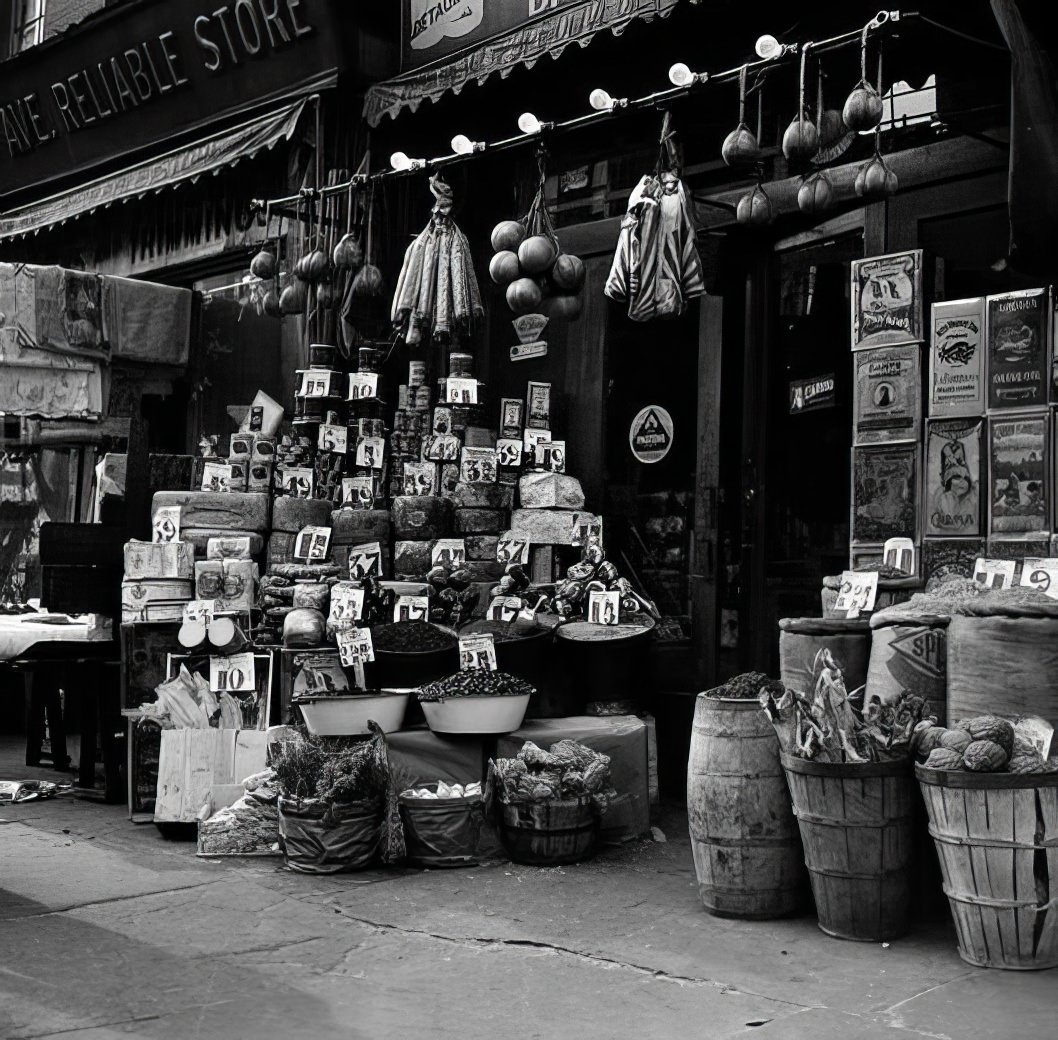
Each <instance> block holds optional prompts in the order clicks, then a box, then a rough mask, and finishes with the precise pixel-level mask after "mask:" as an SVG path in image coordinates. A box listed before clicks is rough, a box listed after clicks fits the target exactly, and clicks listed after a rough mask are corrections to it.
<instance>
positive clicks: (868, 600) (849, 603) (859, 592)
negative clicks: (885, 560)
mask: <svg viewBox="0 0 1058 1040" xmlns="http://www.w3.org/2000/svg"><path fill="white" fill-rule="evenodd" d="M877 597H878V572H877V571H842V572H841V588H840V589H839V590H838V598H837V601H836V602H835V604H834V609H835V610H836V611H838V612H839V613H843V614H844V615H845V616H846V617H848V618H857V617H859V616H860V614H863V613H867V612H868V611H871V610H874V601H875V599H876V598H877Z"/></svg>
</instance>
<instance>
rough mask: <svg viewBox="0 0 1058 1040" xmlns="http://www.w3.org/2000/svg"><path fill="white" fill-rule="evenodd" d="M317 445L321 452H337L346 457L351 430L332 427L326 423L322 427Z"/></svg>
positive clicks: (342, 427)
mask: <svg viewBox="0 0 1058 1040" xmlns="http://www.w3.org/2000/svg"><path fill="white" fill-rule="evenodd" d="M317 443H318V444H319V448H320V451H336V452H338V453H339V454H340V455H344V454H345V453H346V450H347V448H348V444H349V430H348V428H347V427H345V426H331V425H330V424H329V423H324V424H323V425H322V426H320V436H319V440H318V442H317Z"/></svg>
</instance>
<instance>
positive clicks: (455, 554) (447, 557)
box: [430, 538, 467, 567]
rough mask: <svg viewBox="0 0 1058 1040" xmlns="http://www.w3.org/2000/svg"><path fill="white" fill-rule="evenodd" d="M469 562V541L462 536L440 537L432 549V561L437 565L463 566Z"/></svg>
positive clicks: (433, 564)
mask: <svg viewBox="0 0 1058 1040" xmlns="http://www.w3.org/2000/svg"><path fill="white" fill-rule="evenodd" d="M466 562H467V543H466V542H465V541H464V540H463V539H462V538H438V539H437V541H436V542H434V543H433V548H431V549H430V563H431V565H432V566H434V567H436V566H437V565H438V564H441V565H443V566H446V567H462V566H463V564H464V563H466Z"/></svg>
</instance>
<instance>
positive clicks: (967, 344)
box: [927, 296, 985, 415]
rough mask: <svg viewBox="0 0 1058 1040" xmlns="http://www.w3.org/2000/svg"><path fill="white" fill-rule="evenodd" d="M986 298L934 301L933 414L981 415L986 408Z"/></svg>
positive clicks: (930, 407) (931, 352)
mask: <svg viewBox="0 0 1058 1040" xmlns="http://www.w3.org/2000/svg"><path fill="white" fill-rule="evenodd" d="M984 321H985V301H984V297H983V296H978V297H975V298H974V299H972V300H949V301H948V302H946V303H935V304H933V311H932V320H931V322H930V343H929V394H928V404H927V410H928V412H929V414H930V415H981V414H982V413H983V412H984V410H985V336H984Z"/></svg>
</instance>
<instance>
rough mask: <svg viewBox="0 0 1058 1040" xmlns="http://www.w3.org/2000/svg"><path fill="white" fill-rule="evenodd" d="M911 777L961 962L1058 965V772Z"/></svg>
mask: <svg viewBox="0 0 1058 1040" xmlns="http://www.w3.org/2000/svg"><path fill="white" fill-rule="evenodd" d="M915 775H916V776H917V777H918V781H919V786H920V787H921V789H922V797H923V798H924V800H925V802H926V811H927V812H928V813H929V832H930V834H931V835H933V840H934V842H935V843H936V846H937V854H938V856H939V857H940V865H941V873H942V874H943V877H944V893H945V895H946V896H947V897H948V903H949V905H950V906H951V913H952V917H953V918H954V919H955V933H956V935H957V936H958V940H959V956H960V957H962V959H963V960H964V961H966V962H967V963H968V964H975V965H977V966H979V967H982V968H1012V969H1016V970H1021V971H1026V970H1034V969H1038V968H1054V967H1058V870H1055V863H1056V862H1058V774H1042V775H1035V776H1033V775H1017V774H1011V773H969V772H965V773H964V772H957V771H952V772H947V771H944V770H939V769H925V768H923V767H922V766H916V767H915Z"/></svg>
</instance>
